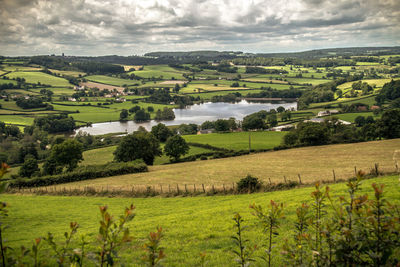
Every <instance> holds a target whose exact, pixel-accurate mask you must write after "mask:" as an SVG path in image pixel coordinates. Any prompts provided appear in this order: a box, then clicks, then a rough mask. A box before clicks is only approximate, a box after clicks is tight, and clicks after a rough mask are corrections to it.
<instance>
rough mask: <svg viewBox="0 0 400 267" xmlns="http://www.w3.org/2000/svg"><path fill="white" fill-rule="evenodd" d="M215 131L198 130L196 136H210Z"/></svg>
mask: <svg viewBox="0 0 400 267" xmlns="http://www.w3.org/2000/svg"><path fill="white" fill-rule="evenodd" d="M214 130H215V129H204V130H199V131H198V132H197V134H210V133H213V132H214Z"/></svg>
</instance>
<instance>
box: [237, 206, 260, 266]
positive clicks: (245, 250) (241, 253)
mask: <svg viewBox="0 0 400 267" xmlns="http://www.w3.org/2000/svg"><path fill="white" fill-rule="evenodd" d="M233 220H234V222H235V224H234V227H235V228H236V229H237V232H236V235H234V236H232V239H233V242H234V243H235V245H236V246H237V250H233V253H235V254H236V255H237V256H238V258H237V259H236V261H237V262H238V263H239V265H240V266H242V267H245V266H249V265H250V262H252V261H255V260H254V259H253V258H252V255H253V252H254V251H255V249H256V248H257V246H248V245H247V244H248V243H249V240H248V239H244V238H243V235H242V232H243V231H244V230H245V229H246V227H245V226H243V222H244V220H243V219H242V216H240V214H239V213H236V214H235V216H234V217H233Z"/></svg>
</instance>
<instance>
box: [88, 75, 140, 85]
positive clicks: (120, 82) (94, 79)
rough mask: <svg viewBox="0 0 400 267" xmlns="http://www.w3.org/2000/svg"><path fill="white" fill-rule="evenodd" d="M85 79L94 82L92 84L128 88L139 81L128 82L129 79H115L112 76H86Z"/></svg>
mask: <svg viewBox="0 0 400 267" xmlns="http://www.w3.org/2000/svg"><path fill="white" fill-rule="evenodd" d="M85 79H87V80H89V81H92V82H97V83H102V84H110V85H113V86H128V85H131V84H134V83H137V81H135V80H127V79H121V78H115V77H110V76H105V75H91V76H86V77H85Z"/></svg>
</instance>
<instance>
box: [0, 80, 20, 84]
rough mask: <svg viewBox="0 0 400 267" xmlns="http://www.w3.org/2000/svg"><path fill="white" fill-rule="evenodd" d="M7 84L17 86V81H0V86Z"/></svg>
mask: <svg viewBox="0 0 400 267" xmlns="http://www.w3.org/2000/svg"><path fill="white" fill-rule="evenodd" d="M9 83H12V84H14V85H15V84H17V81H14V80H7V79H0V84H9Z"/></svg>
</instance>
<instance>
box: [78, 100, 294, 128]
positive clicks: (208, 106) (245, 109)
mask: <svg viewBox="0 0 400 267" xmlns="http://www.w3.org/2000/svg"><path fill="white" fill-rule="evenodd" d="M279 106H282V107H284V108H285V109H295V110H296V109H297V102H290V103H288V102H265V103H260V102H255V103H254V102H248V101H246V100H242V101H240V102H238V103H225V102H217V103H212V102H207V103H202V104H196V105H192V106H188V107H186V108H184V109H174V113H175V120H172V121H161V122H162V123H164V124H165V125H167V126H170V125H179V124H182V123H186V124H189V123H194V124H198V125H200V124H202V123H203V122H205V121H215V120H217V119H229V118H230V117H234V118H235V119H237V120H242V119H243V118H244V117H245V116H247V115H249V114H251V113H254V112H258V111H260V110H267V111H269V110H271V109H277V108H278V107H279ZM158 123H159V121H154V120H152V121H149V122H143V123H136V122H134V121H125V122H121V121H113V122H103V123H94V124H93V125H92V126H91V127H81V128H79V129H78V130H77V131H84V132H87V133H89V134H91V135H100V134H108V133H117V132H128V133H131V132H133V131H136V130H137V129H138V128H139V127H140V126H143V127H144V128H146V129H147V130H151V127H153V126H154V125H157V124H158Z"/></svg>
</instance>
